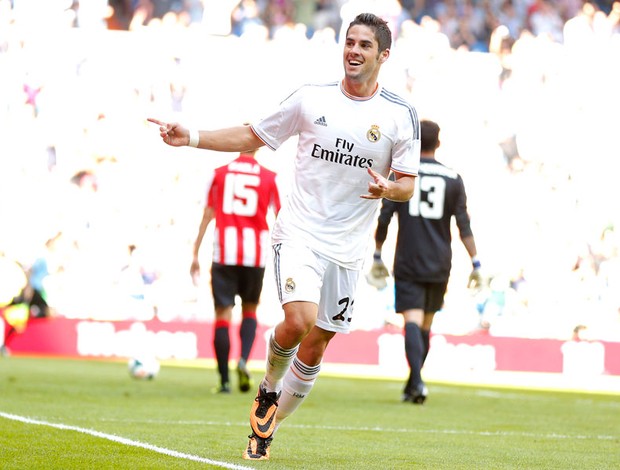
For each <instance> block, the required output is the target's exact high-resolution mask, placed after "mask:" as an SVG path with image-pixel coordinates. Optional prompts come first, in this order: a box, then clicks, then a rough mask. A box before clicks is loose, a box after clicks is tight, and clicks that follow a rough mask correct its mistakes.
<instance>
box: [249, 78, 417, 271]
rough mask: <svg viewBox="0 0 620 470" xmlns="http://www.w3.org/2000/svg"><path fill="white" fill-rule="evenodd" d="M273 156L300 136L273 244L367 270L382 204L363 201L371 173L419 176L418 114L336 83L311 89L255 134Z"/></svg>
mask: <svg viewBox="0 0 620 470" xmlns="http://www.w3.org/2000/svg"><path fill="white" fill-rule="evenodd" d="M252 128H253V130H254V132H255V133H256V135H257V136H258V137H259V138H260V139H261V140H263V141H264V142H265V144H266V145H267V146H269V147H271V148H272V149H277V148H278V147H279V146H280V145H281V144H282V143H283V142H284V141H286V140H287V139H288V138H289V137H291V136H294V135H299V143H298V147H297V155H296V157H295V173H294V180H293V185H292V188H291V192H290V194H289V196H288V198H287V201H286V203H285V204H284V206H283V207H282V210H281V211H280V213H279V215H278V218H277V220H276V223H275V226H274V228H273V231H272V240H273V242H274V243H278V242H283V241H299V240H301V241H303V242H305V243H306V244H307V245H308V246H309V247H310V248H312V249H313V250H315V251H316V252H318V253H321V254H322V255H323V256H325V257H327V258H329V259H332V260H333V261H334V262H336V263H338V264H339V265H341V266H344V267H347V268H350V269H361V267H362V264H363V260H364V258H365V255H366V249H367V247H368V243H369V237H370V235H371V230H372V227H373V225H374V223H375V221H376V215H377V210H378V207H379V202H380V200H378V199H377V200H369V199H363V198H361V197H360V196H361V195H362V194H367V193H368V183H369V182H370V181H371V177H370V175H368V172H367V168H368V167H372V169H373V170H375V171H376V172H378V173H380V174H381V175H383V176H385V177H387V176H388V174H389V172H390V169H391V170H393V171H396V172H399V173H404V174H409V175H417V172H418V166H419V163H420V135H419V134H420V129H419V121H418V117H417V114H416V112H415V109H414V108H413V107H412V106H411V105H410V104H408V103H407V102H406V101H405V100H404V99H402V98H401V97H399V96H398V95H395V94H394V93H391V92H389V91H387V90H385V89H383V88H381V87H379V88H378V89H377V92H376V93H375V94H374V95H373V96H371V97H369V98H363V99H362V98H357V97H353V96H350V95H348V94H347V93H346V92H345V91H344V88H343V87H342V85H341V84H340V83H338V82H334V83H329V84H325V85H305V86H303V87H301V88H300V89H298V90H297V91H296V92H295V93H293V94H292V95H291V96H289V97H288V98H287V99H286V100H284V101H283V102H282V103H281V104H280V106H279V108H278V109H277V110H275V111H274V112H273V113H272V114H270V115H269V116H267V117H265V118H264V119H263V120H261V121H260V122H259V123H258V124H256V125H254V126H252Z"/></svg>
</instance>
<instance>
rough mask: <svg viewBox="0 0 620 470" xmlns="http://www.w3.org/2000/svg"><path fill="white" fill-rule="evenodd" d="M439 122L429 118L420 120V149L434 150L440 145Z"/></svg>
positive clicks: (425, 150)
mask: <svg viewBox="0 0 620 470" xmlns="http://www.w3.org/2000/svg"><path fill="white" fill-rule="evenodd" d="M440 130H441V129H440V128H439V124H437V123H436V122H434V121H429V120H428V119H422V120H421V121H420V133H421V135H422V137H421V138H420V150H422V152H433V151H435V150H437V147H439V131H440Z"/></svg>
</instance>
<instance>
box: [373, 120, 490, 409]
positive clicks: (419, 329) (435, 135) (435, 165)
mask: <svg viewBox="0 0 620 470" xmlns="http://www.w3.org/2000/svg"><path fill="white" fill-rule="evenodd" d="M420 128H421V132H422V140H421V156H420V170H419V174H418V175H419V176H418V178H419V181H418V182H417V184H416V190H415V191H414V194H413V197H412V198H411V199H410V200H409V201H407V202H395V201H388V200H384V201H383V205H382V207H381V212H380V214H379V220H378V223H377V228H376V232H375V253H374V258H373V259H374V261H373V266H372V269H371V274H370V275H371V276H373V273H374V275H375V276H378V277H381V276H383V275H387V273H388V271H387V269H386V267H385V264H384V263H383V261H382V259H381V249H382V247H383V243H384V242H385V239H386V237H387V232H388V226H389V224H390V221H391V220H392V216H393V215H394V214H395V213H396V214H397V215H398V234H397V238H396V251H395V253H394V287H395V295H396V297H395V310H396V312H398V313H400V314H402V315H403V317H404V321H405V325H404V336H405V355H406V357H407V362H408V364H409V368H410V373H409V379H408V380H407V383H406V385H405V389H404V393H403V401H406V402H412V403H416V404H422V403H424V401H425V400H426V397H427V395H428V390H427V387H426V386H425V384H424V382H423V381H422V376H421V370H422V366H423V364H424V360H425V359H426V355H427V354H428V351H429V345H430V342H429V337H430V330H431V325H432V323H433V318H434V316H435V313H436V312H437V311H439V310H440V309H441V307H442V306H443V303H444V296H445V293H446V289H447V287H448V278H449V276H450V270H451V269H452V247H451V242H452V236H451V232H450V224H451V219H452V217H454V218H455V220H456V224H457V227H458V229H459V234H460V238H461V241H462V242H463V245H464V246H465V249H466V250H467V252H468V254H469V256H470V257H471V261H472V266H473V269H472V272H471V274H470V276H469V283H470V286H472V287H473V286H477V285H479V284H480V282H481V275H480V261H479V260H478V258H477V251H476V242H475V240H474V235H473V233H472V230H471V226H470V218H469V214H468V212H467V195H466V193H465V186H464V185H463V179H462V178H461V176H460V175H459V174H457V172H456V171H454V170H453V169H451V168H448V167H447V166H445V165H443V164H442V163H440V162H438V161H437V160H435V151H436V150H437V148H438V147H439V145H440V141H439V130H440V129H439V126H438V125H437V123H435V122H433V121H429V120H422V121H421V122H420Z"/></svg>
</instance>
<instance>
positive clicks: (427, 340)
mask: <svg viewBox="0 0 620 470" xmlns="http://www.w3.org/2000/svg"><path fill="white" fill-rule="evenodd" d="M420 333H421V334H422V343H423V344H424V354H423V355H422V365H424V362H425V361H426V356H428V351H429V350H430V349H431V332H430V331H429V330H424V329H422V328H420Z"/></svg>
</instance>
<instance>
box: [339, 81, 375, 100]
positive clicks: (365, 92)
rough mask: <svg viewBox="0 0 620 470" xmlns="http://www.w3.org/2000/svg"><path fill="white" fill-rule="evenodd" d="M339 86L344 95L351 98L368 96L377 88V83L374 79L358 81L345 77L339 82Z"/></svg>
mask: <svg viewBox="0 0 620 470" xmlns="http://www.w3.org/2000/svg"><path fill="white" fill-rule="evenodd" d="M341 88H342V90H343V91H344V93H345V94H346V95H348V96H351V97H353V98H370V97H372V96H373V95H374V94H375V93H376V92H377V90H378V89H379V83H378V82H376V81H372V82H363V83H358V82H356V81H354V80H347V78H346V77H345V78H344V79H343V80H342V82H341Z"/></svg>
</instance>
